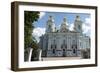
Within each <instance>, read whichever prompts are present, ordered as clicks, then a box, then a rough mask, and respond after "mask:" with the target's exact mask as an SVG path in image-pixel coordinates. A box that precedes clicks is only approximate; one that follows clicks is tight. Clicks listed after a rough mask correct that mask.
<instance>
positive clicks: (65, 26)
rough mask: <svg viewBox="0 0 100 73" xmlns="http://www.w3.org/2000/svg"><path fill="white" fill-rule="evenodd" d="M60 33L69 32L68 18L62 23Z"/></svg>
mask: <svg viewBox="0 0 100 73" xmlns="http://www.w3.org/2000/svg"><path fill="white" fill-rule="evenodd" d="M60 31H61V32H66V31H68V25H67V19H66V17H64V18H63V22H62V24H61V26H60Z"/></svg>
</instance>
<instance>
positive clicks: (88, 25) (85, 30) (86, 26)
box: [82, 18, 91, 36]
mask: <svg viewBox="0 0 100 73" xmlns="http://www.w3.org/2000/svg"><path fill="white" fill-rule="evenodd" d="M82 29H83V33H84V34H86V35H88V36H90V31H91V18H85V22H84V23H83V28H82Z"/></svg>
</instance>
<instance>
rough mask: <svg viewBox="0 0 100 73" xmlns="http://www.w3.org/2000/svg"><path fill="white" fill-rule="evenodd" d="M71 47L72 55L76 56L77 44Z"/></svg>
mask: <svg viewBox="0 0 100 73" xmlns="http://www.w3.org/2000/svg"><path fill="white" fill-rule="evenodd" d="M72 49H73V56H77V46H76V45H73V46H72Z"/></svg>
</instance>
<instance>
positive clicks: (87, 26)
mask: <svg viewBox="0 0 100 73" xmlns="http://www.w3.org/2000/svg"><path fill="white" fill-rule="evenodd" d="M73 29H74V23H71V24H70V25H69V30H70V31H72V30H73ZM82 30H83V34H86V35H87V36H90V31H91V19H90V18H85V21H84V22H83V24H82Z"/></svg>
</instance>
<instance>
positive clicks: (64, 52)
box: [63, 49, 66, 57]
mask: <svg viewBox="0 0 100 73" xmlns="http://www.w3.org/2000/svg"><path fill="white" fill-rule="evenodd" d="M65 56H66V50H65V49H63V57H65Z"/></svg>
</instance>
